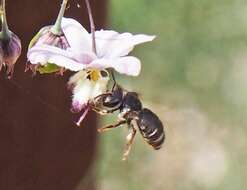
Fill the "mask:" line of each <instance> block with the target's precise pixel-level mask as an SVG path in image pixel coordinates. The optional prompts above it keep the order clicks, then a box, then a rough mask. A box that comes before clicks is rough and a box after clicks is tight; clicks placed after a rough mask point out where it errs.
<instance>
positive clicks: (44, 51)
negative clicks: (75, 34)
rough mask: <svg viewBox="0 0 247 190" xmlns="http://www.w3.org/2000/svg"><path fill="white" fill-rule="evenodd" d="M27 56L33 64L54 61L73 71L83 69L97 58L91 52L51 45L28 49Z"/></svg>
mask: <svg viewBox="0 0 247 190" xmlns="http://www.w3.org/2000/svg"><path fill="white" fill-rule="evenodd" d="M27 57H28V60H29V62H30V63H31V64H41V65H45V64H47V63H53V64H56V65H58V66H60V67H64V68H66V69H69V70H71V71H79V70H82V69H84V68H85V67H86V65H87V64H89V63H90V62H92V60H94V59H96V57H95V55H94V54H93V53H91V52H74V51H72V50H71V49H70V48H69V49H67V50H63V49H60V48H57V47H53V46H49V45H40V46H34V47H32V48H31V49H29V50H28V53H27Z"/></svg>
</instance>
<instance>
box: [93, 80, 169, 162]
mask: <svg viewBox="0 0 247 190" xmlns="http://www.w3.org/2000/svg"><path fill="white" fill-rule="evenodd" d="M91 107H92V109H93V110H94V111H96V112H97V113H100V114H101V115H105V114H108V113H113V112H115V111H119V115H118V122H117V123H116V124H113V125H109V126H106V127H102V128H100V129H98V131H99V132H100V133H101V132H105V131H108V130H110V129H112V128H116V127H119V126H122V125H124V124H127V126H128V128H129V131H130V132H129V134H128V136H127V138H126V139H127V143H126V147H125V150H124V154H123V160H126V159H127V157H128V155H129V153H130V150H131V145H132V143H133V140H134V137H135V135H136V131H137V128H138V129H139V131H140V133H141V135H142V137H143V138H144V139H145V141H146V142H147V143H148V144H149V145H151V146H152V147H153V148H154V149H155V150H158V149H160V148H161V146H162V144H163V142H164V140H165V133H164V127H163V124H162V122H161V121H160V119H159V117H158V116H157V115H156V114H155V113H153V112H152V111H151V110H149V109H147V108H143V106H142V103H141V101H140V99H139V97H138V94H137V93H136V92H128V91H126V90H124V89H123V88H121V87H120V86H119V85H117V84H114V86H113V88H112V90H111V91H110V92H109V93H105V94H101V95H99V96H97V97H96V98H94V100H93V101H92V102H91Z"/></svg>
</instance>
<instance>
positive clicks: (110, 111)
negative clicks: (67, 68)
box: [92, 107, 119, 115]
mask: <svg viewBox="0 0 247 190" xmlns="http://www.w3.org/2000/svg"><path fill="white" fill-rule="evenodd" d="M92 109H93V110H94V111H95V112H97V113H98V114H100V115H106V114H109V113H113V112H115V111H117V110H119V108H115V109H111V110H102V109H100V108H97V107H93V108H92Z"/></svg>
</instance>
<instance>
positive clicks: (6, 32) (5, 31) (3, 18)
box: [1, 0, 11, 39]
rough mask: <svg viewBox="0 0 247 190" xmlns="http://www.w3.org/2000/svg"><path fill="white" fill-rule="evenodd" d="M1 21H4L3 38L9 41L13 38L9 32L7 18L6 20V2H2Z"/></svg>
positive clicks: (3, 0)
mask: <svg viewBox="0 0 247 190" xmlns="http://www.w3.org/2000/svg"><path fill="white" fill-rule="evenodd" d="M1 9H2V10H1V21H2V31H1V38H4V39H8V38H9V37H10V36H11V33H10V31H9V27H8V23H7V18H6V10H5V0H2V5H1Z"/></svg>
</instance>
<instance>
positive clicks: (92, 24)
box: [85, 0, 97, 55]
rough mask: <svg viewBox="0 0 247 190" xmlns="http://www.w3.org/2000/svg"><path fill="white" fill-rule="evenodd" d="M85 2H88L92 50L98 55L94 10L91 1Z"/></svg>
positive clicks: (86, 0)
mask: <svg viewBox="0 0 247 190" xmlns="http://www.w3.org/2000/svg"><path fill="white" fill-rule="evenodd" d="M85 2H86V6H87V11H88V17H89V22H90V28H91V34H92V50H93V52H94V53H95V54H96V55H97V50H96V40H95V24H94V20H93V14H92V9H91V6H90V3H89V0H85Z"/></svg>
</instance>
